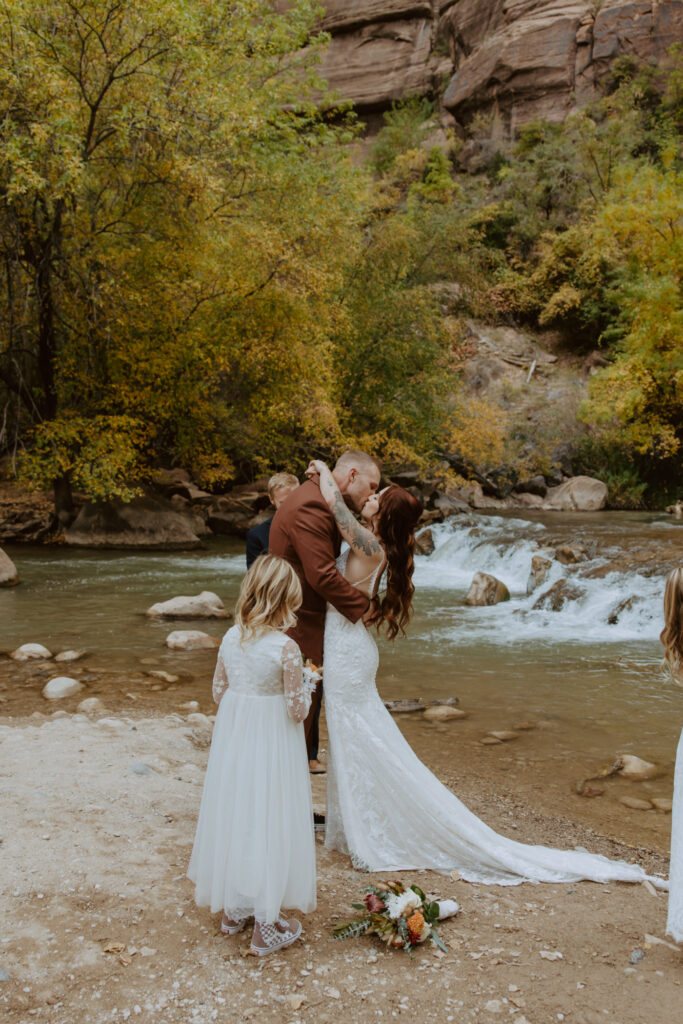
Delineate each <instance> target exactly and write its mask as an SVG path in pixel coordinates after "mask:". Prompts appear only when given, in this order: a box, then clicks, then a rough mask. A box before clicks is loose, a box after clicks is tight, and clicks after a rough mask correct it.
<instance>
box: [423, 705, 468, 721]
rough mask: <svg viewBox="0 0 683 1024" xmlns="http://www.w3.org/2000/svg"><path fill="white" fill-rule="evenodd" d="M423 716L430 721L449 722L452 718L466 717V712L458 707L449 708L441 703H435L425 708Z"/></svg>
mask: <svg viewBox="0 0 683 1024" xmlns="http://www.w3.org/2000/svg"><path fill="white" fill-rule="evenodd" d="M422 717H423V718H426V719H428V721H430V722H449V721H450V720H451V719H454V718H467V712H466V711H461V709H460V708H449V707H444V706H443V705H436V706H435V707H433V708H425V710H424V712H423V715H422Z"/></svg>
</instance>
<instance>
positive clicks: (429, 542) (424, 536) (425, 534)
mask: <svg viewBox="0 0 683 1024" xmlns="http://www.w3.org/2000/svg"><path fill="white" fill-rule="evenodd" d="M433 551H434V537H433V535H432V531H431V530H430V529H429V527H427V528H426V529H424V530H420V532H419V533H418V534H417V536H416V537H415V553H416V554H418V555H431V554H432V552H433Z"/></svg>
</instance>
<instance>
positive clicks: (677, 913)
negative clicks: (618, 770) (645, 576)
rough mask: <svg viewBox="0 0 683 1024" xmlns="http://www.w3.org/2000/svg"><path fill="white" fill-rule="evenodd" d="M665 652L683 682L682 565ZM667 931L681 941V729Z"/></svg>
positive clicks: (670, 591)
mask: <svg viewBox="0 0 683 1024" xmlns="http://www.w3.org/2000/svg"><path fill="white" fill-rule="evenodd" d="M660 639H661V641H662V643H663V644H664V656H665V658H666V660H667V663H668V665H669V668H670V669H671V676H672V678H673V680H674V682H676V683H678V685H679V686H683V567H679V568H678V569H674V571H673V572H672V573H671V575H670V576H669V578H668V579H667V581H666V588H665V590H664V629H663V630H662V632H661V634H660ZM666 931H667V934H668V935H671V936H672V937H673V938H674V939H675V940H676V942H683V732H682V733H681V738H680V740H679V741H678V751H677V753H676V767H675V769H674V800H673V809H672V812H671V866H670V869H669V913H668V916H667V920H666Z"/></svg>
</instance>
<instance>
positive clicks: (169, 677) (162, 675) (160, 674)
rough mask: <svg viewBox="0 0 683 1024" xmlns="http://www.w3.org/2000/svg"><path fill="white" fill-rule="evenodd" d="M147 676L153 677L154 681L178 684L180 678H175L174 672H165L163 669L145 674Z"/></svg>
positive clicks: (156, 669)
mask: <svg viewBox="0 0 683 1024" xmlns="http://www.w3.org/2000/svg"><path fill="white" fill-rule="evenodd" d="M145 675H146V676H151V677H152V679H161V680H162V682H164V683H177V682H178V680H179V679H180V676H174V675H173V673H172V672H164V671H163V669H160V668H155V669H151V670H150V671H149V672H145Z"/></svg>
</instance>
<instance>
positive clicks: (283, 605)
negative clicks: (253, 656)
mask: <svg viewBox="0 0 683 1024" xmlns="http://www.w3.org/2000/svg"><path fill="white" fill-rule="evenodd" d="M301 601H302V593H301V583H300V582H299V577H298V576H297V574H296V573H295V572H294V569H292V567H291V565H290V564H289V562H286V561H285V560H284V558H278V557H277V556H276V555H259V557H258V558H257V559H256V561H255V562H254V564H253V565H252V567H251V569H249V571H248V573H247V575H246V576H245V577H244V579H243V580H242V586H241V588H240V593H239V597H238V598H237V604H236V606H235V623H236V625H238V626H239V628H240V632H241V633H242V640H248V639H250V638H252V637H255V636H258V634H259V633H264V632H265V631H266V630H268V629H279V630H283V631H285V630H288V629H290V628H291V627H292V626H293V625H294V624H295V623H296V611H297V610H298V609H299V608H300V607H301Z"/></svg>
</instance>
